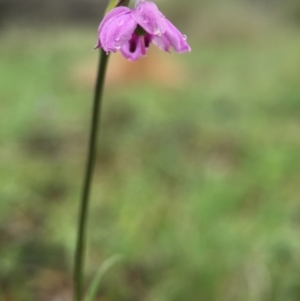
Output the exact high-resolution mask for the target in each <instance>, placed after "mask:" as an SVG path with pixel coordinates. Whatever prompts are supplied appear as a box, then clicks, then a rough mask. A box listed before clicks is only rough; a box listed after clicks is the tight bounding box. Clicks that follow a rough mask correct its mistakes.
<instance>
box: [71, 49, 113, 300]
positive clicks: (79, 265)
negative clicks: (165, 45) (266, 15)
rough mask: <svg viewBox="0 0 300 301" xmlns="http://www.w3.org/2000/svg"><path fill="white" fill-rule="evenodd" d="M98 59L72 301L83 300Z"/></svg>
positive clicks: (99, 90)
mask: <svg viewBox="0 0 300 301" xmlns="http://www.w3.org/2000/svg"><path fill="white" fill-rule="evenodd" d="M100 52H101V54H100V59H99V66H98V75H97V81H96V86H95V93H94V105H93V111H92V121H91V130H90V138H89V150H88V158H87V163H86V169H85V178H84V183H83V189H82V197H81V203H80V211H79V215H80V216H79V223H78V230H77V244H76V254H75V263H74V285H75V287H74V300H75V301H82V300H83V286H84V275H83V274H84V259H85V249H86V232H87V220H88V208H89V195H90V190H91V189H90V188H91V183H92V176H93V170H94V165H95V164H94V163H95V159H96V150H97V132H98V127H99V126H98V125H99V122H100V116H101V102H102V94H103V87H104V81H105V71H106V67H107V62H108V55H106V53H105V52H104V51H103V50H102V49H101V50H100Z"/></svg>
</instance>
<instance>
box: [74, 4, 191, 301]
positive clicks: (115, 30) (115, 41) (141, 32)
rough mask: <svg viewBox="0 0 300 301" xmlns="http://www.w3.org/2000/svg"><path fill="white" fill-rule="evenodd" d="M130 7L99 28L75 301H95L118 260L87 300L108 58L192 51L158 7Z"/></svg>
mask: <svg viewBox="0 0 300 301" xmlns="http://www.w3.org/2000/svg"><path fill="white" fill-rule="evenodd" d="M128 5H129V0H110V2H109V3H108V6H107V9H106V15H105V17H104V18H103V20H102V22H101V23H100V25H99V28H98V39H97V44H96V46H95V49H98V48H99V49H100V59H99V65H98V75H97V79H96V85H95V93H94V104H93V108H92V120H91V130H90V138H89V148H88V157H87V163H86V170H85V177H84V182H83V189H82V196H81V202H80V209H79V222H78V231H77V242H76V253H75V262H74V301H83V300H85V301H93V300H94V299H95V296H96V292H97V287H98V285H99V282H100V280H101V278H102V276H103V273H104V272H105V270H106V269H108V268H109V267H110V266H111V265H112V264H113V263H114V262H115V261H116V260H118V259H119V257H112V258H110V259H109V260H107V261H106V262H105V263H104V264H103V265H102V267H101V268H100V270H99V273H98V274H97V275H96V277H95V279H94V281H93V282H92V283H91V285H90V286H89V288H88V290H87V293H86V295H85V296H84V293H83V287H84V257H85V249H86V232H87V217H88V208H89V195H90V190H91V189H90V188H91V182H92V176H93V169H94V165H95V164H94V163H95V159H96V145H97V143H96V142H97V132H98V128H99V122H100V115H101V114H100V113H101V102H102V94H103V87H104V81H105V73H106V67H107V63H108V58H109V54H110V53H115V52H117V51H120V52H121V53H122V54H123V56H124V57H125V58H126V59H128V60H130V61H135V60H137V59H139V58H141V57H143V56H145V55H146V54H147V51H148V49H149V47H150V45H151V44H154V45H155V46H157V47H158V48H160V49H161V50H163V51H166V52H170V51H171V48H173V49H174V51H175V52H178V53H184V52H188V51H190V50H191V48H190V46H189V45H188V43H187V38H186V36H185V35H183V34H181V32H180V31H179V30H178V29H177V28H176V27H175V26H174V25H173V24H172V23H171V22H170V21H169V20H168V19H167V18H166V17H165V16H164V15H163V14H162V13H161V12H160V11H159V9H158V7H157V6H156V4H155V3H153V2H152V1H146V0H136V1H135V7H134V8H133V9H130V8H129V7H128Z"/></svg>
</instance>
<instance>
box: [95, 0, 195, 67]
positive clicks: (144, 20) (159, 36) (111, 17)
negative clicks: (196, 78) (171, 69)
mask: <svg viewBox="0 0 300 301" xmlns="http://www.w3.org/2000/svg"><path fill="white" fill-rule="evenodd" d="M151 43H153V44H154V45H156V46H157V47H159V48H160V49H162V50H164V51H168V52H169V51H170V48H171V47H173V48H174V50H175V51H176V52H179V53H183V52H187V51H190V50H191V48H190V46H189V45H188V43H187V41H186V36H184V35H182V34H181V33H180V31H179V30H178V29H177V28H176V27H175V26H174V25H173V24H172V23H171V22H170V21H169V20H167V19H166V17H165V16H164V15H163V14H162V13H161V12H160V11H159V10H158V8H157V6H156V5H155V4H154V3H153V2H150V1H144V0H138V1H136V5H135V8H134V9H130V8H128V7H125V6H120V7H116V8H114V9H113V10H111V11H110V12H109V13H108V14H107V15H106V16H105V17H104V19H103V21H102V22H101V24H100V26H99V28H98V43H97V45H96V47H95V48H100V47H102V48H103V49H104V50H105V51H106V52H107V53H110V52H117V51H118V50H120V51H121V53H122V54H123V55H124V57H125V58H127V59H128V60H130V61H135V60H137V59H138V58H140V57H141V56H144V55H146V52H147V50H148V48H149V46H150V44H151Z"/></svg>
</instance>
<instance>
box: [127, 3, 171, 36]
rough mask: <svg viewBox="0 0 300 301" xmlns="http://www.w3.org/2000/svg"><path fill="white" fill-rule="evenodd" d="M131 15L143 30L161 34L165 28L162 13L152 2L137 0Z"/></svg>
mask: <svg viewBox="0 0 300 301" xmlns="http://www.w3.org/2000/svg"><path fill="white" fill-rule="evenodd" d="M131 15H132V18H133V19H134V20H135V21H136V22H137V23H138V24H139V25H140V26H141V27H142V28H143V29H144V30H145V31H147V32H148V33H150V34H152V35H154V36H161V35H162V34H163V33H164V32H165V31H166V29H167V25H166V19H165V17H164V15H163V14H162V13H161V12H160V11H159V9H158V8H157V6H156V5H155V4H154V3H153V2H148V1H141V2H138V3H137V5H136V7H135V8H134V9H133V10H132V11H131Z"/></svg>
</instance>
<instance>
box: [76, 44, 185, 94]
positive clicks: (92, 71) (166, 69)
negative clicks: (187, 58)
mask: <svg viewBox="0 0 300 301" xmlns="http://www.w3.org/2000/svg"><path fill="white" fill-rule="evenodd" d="M95 56H96V55H93V58H92V59H88V60H86V61H84V62H81V63H80V64H79V65H77V66H75V68H74V69H73V70H72V71H71V82H72V84H73V85H75V86H76V87H77V86H79V87H84V88H92V87H93V86H94V83H95V77H96V68H97V62H96V58H95ZM185 78H186V70H185V68H184V66H183V64H182V62H180V60H179V59H178V57H177V56H175V55H172V54H168V53H165V52H162V51H160V50H159V49H156V48H154V47H152V48H151V49H150V50H149V52H148V54H147V57H144V58H141V59H139V60H138V61H135V62H130V61H127V60H126V59H125V58H124V57H123V56H122V55H121V54H120V53H116V54H113V55H111V57H110V61H109V66H108V71H107V78H106V84H107V85H108V86H114V87H116V86H119V87H120V86H125V85H133V84H136V83H137V82H138V83H143V82H144V83H146V82H148V83H150V84H155V85H159V86H166V87H170V88H177V87H181V86H182V85H183V83H184V81H185Z"/></svg>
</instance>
